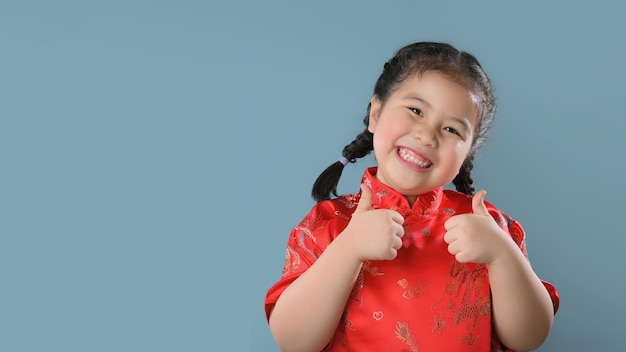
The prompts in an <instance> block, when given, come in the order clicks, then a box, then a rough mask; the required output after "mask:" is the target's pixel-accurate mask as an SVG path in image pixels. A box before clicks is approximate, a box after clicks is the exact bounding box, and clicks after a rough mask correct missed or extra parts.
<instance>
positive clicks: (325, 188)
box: [311, 109, 374, 202]
mask: <svg viewBox="0 0 626 352" xmlns="http://www.w3.org/2000/svg"><path fill="white" fill-rule="evenodd" d="M368 110H369V109H368ZM364 122H365V125H366V126H367V125H368V124H369V114H368V116H367V117H366V118H365V121H364ZM373 136H374V135H373V134H372V133H371V132H370V131H368V130H367V128H365V130H364V131H363V132H361V133H359V135H357V136H356V138H355V139H354V141H352V143H350V144H348V145H347V146H345V147H344V148H343V151H342V152H341V155H342V156H343V157H344V158H345V162H351V163H354V162H356V159H359V158H362V157H364V156H366V155H367V154H369V153H370V152H371V151H372V150H373V149H374V146H373ZM343 168H344V164H343V163H342V162H341V161H336V162H334V163H333V164H331V165H330V166H329V167H327V168H326V170H324V171H323V172H322V173H321V174H320V175H319V176H318V177H317V180H315V183H314V184H313V190H312V191H311V196H312V197H313V199H315V200H316V201H317V202H320V201H322V200H326V199H330V196H331V194H332V195H334V196H335V197H337V185H338V184H339V179H340V178H341V173H342V172H343Z"/></svg>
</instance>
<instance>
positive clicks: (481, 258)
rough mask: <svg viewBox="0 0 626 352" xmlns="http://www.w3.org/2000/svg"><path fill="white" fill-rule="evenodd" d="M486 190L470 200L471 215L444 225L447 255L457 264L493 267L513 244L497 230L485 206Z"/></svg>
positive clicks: (457, 218)
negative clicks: (452, 257)
mask: <svg viewBox="0 0 626 352" xmlns="http://www.w3.org/2000/svg"><path fill="white" fill-rule="evenodd" d="M485 194H487V192H486V191H485V190H481V191H480V192H478V193H476V194H474V197H473V198H472V211H473V214H461V215H456V216H453V217H451V218H450V219H448V221H446V223H445V224H444V227H445V229H446V231H447V232H446V234H445V236H444V238H443V239H444V241H446V243H447V244H448V252H450V254H452V255H454V257H455V258H456V260H457V261H458V262H460V263H469V262H471V263H486V264H492V263H494V262H495V261H497V259H498V258H500V257H502V256H503V255H506V253H507V252H508V251H509V250H511V248H514V247H511V244H513V246H515V242H513V240H512V239H511V237H510V236H509V235H508V234H507V233H506V232H504V230H502V229H501V228H500V226H498V224H497V223H496V221H495V220H494V218H493V217H491V215H489V212H488V211H487V207H486V206H485V202H484V201H485Z"/></svg>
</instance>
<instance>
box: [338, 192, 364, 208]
mask: <svg viewBox="0 0 626 352" xmlns="http://www.w3.org/2000/svg"><path fill="white" fill-rule="evenodd" d="M357 198H358V197H357V195H356V194H347V195H345V196H343V197H339V198H338V199H339V201H340V202H341V203H343V205H345V206H346V208H348V209H352V208H354V207H356V206H357V204H359V202H358V199H357Z"/></svg>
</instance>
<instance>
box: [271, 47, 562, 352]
mask: <svg viewBox="0 0 626 352" xmlns="http://www.w3.org/2000/svg"><path fill="white" fill-rule="evenodd" d="M494 113H495V99H494V96H493V89H492V87H491V83H490V80H489V78H488V77H487V75H486V74H485V72H484V71H483V69H482V67H481V66H480V64H479V63H478V61H477V60H476V59H475V58H474V57H473V56H472V55H470V54H468V53H465V52H459V51H458V50H457V49H455V48H453V47H452V46H450V45H448V44H442V43H430V42H426V43H415V44H412V45H408V46H406V47H404V48H402V49H400V50H399V51H398V52H397V54H396V55H395V56H394V57H393V58H392V59H391V60H390V61H389V62H387V63H386V64H385V65H384V69H383V72H382V74H381V75H380V77H379V78H378V81H377V82H376V85H375V88H374V95H373V97H372V99H371V101H370V104H369V106H368V109H367V115H366V117H365V120H364V123H365V126H366V128H365V130H364V131H363V132H361V133H360V134H359V135H358V136H357V137H356V139H355V140H354V141H353V142H352V143H350V144H349V145H347V146H346V147H345V148H344V150H343V153H342V155H343V156H342V158H341V159H340V160H339V161H338V162H336V163H334V164H333V165H331V166H329V167H328V168H327V169H326V170H325V171H324V172H323V173H322V174H321V175H320V176H319V178H318V179H317V181H316V182H315V184H314V186H313V197H314V198H315V199H316V200H317V201H318V203H317V204H316V205H315V206H314V207H313V209H312V210H311V211H310V213H309V214H308V215H307V216H306V217H305V218H304V219H303V220H302V222H301V223H300V224H299V225H298V226H297V227H296V228H295V229H294V230H293V231H292V232H291V236H290V237H289V242H288V245H287V260H286V263H285V267H284V271H283V276H282V278H281V279H280V280H279V281H278V282H277V283H276V284H275V285H274V286H273V287H271V288H270V289H269V291H268V293H267V296H266V300H265V310H266V314H267V318H268V321H269V326H270V329H271V331H272V334H273V335H274V338H275V340H276V342H277V344H278V346H279V347H280V348H281V349H282V350H283V351H320V350H323V351H352V352H354V351H420V352H428V351H498V350H517V349H534V348H537V347H538V346H540V345H541V344H542V343H543V341H544V340H545V339H546V337H547V335H548V333H549V331H550V328H551V326H552V321H553V317H554V314H555V312H556V310H557V309H558V305H559V297H558V294H557V292H556V290H555V289H554V287H553V286H552V285H550V284H549V283H547V282H543V281H541V280H540V279H538V278H537V276H536V275H535V273H534V272H533V270H532V268H531V266H530V264H529V262H528V260H527V255H526V248H525V245H524V231H523V229H522V227H521V226H520V224H519V223H518V222H516V221H514V220H512V219H511V218H510V217H508V216H507V215H506V214H504V213H503V212H501V211H499V210H498V209H497V208H495V207H494V206H493V205H491V204H490V203H488V202H485V200H484V198H485V193H486V192H485V191H484V190H483V191H479V192H477V193H475V194H474V187H473V185H472V182H473V181H472V178H471V177H470V171H471V170H472V166H473V162H472V161H473V159H474V155H475V153H476V150H477V149H478V148H479V147H480V146H481V145H482V144H483V143H484V141H485V137H486V135H487V132H488V130H489V127H490V125H491V123H492V121H493V117H494ZM372 150H374V154H375V156H376V161H377V164H378V166H377V167H371V168H369V169H367V170H366V172H365V175H364V176H363V182H362V184H361V190H360V193H359V194H358V195H355V194H348V195H344V196H340V197H337V198H334V199H330V196H331V194H333V195H334V196H337V193H336V188H337V183H338V181H339V177H340V175H341V171H342V170H343V167H344V166H345V165H346V164H347V163H348V162H355V161H356V159H358V158H361V157H363V156H365V155H367V154H368V153H369V152H370V151H372ZM450 182H452V183H453V184H454V185H455V186H456V189H457V191H458V192H457V191H452V190H444V189H443V187H444V186H446V185H447V184H449V183H450Z"/></svg>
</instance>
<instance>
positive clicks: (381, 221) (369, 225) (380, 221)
mask: <svg viewBox="0 0 626 352" xmlns="http://www.w3.org/2000/svg"><path fill="white" fill-rule="evenodd" d="M403 223H404V217H403V216H402V215H400V213H398V212H397V211H395V210H390V209H373V208H372V190H371V189H370V188H369V186H367V185H365V184H361V199H360V200H359V204H358V205H357V207H356V209H355V211H354V213H353V214H352V219H351V220H350V223H349V224H348V226H347V227H346V229H345V230H344V231H343V232H342V234H341V235H340V237H341V236H344V238H345V239H347V240H349V241H350V242H351V246H350V248H353V249H354V250H355V254H356V255H357V256H358V258H359V259H360V260H382V259H385V260H392V259H395V257H396V256H397V254H398V253H397V251H398V249H400V247H402V236H404V228H403V227H402V224H403Z"/></svg>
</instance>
